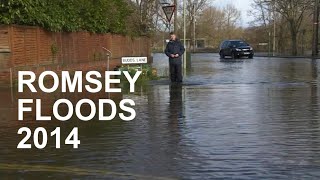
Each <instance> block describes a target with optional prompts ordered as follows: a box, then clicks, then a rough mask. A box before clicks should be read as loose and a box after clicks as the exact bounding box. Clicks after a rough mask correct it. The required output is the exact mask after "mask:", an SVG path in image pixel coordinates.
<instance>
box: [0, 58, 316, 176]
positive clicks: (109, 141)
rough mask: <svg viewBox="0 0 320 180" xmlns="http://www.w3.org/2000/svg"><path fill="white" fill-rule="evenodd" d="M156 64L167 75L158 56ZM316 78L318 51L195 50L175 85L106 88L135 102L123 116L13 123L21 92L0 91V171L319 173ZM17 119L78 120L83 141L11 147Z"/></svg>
mask: <svg viewBox="0 0 320 180" xmlns="http://www.w3.org/2000/svg"><path fill="white" fill-rule="evenodd" d="M154 66H155V67H157V68H158V69H159V70H158V72H159V75H160V76H163V75H165V74H166V73H167V69H166V67H167V59H166V57H164V56H163V55H162V54H156V55H155V56H154ZM318 87H320V60H310V59H280V58H279V59H278V58H271V59H269V58H262V57H261V58H260V57H257V58H255V59H253V60H248V59H243V60H239V61H230V60H225V61H220V59H219V57H218V55H217V54H196V55H193V56H192V64H191V68H190V69H189V71H188V74H187V77H186V79H185V82H184V84H183V85H181V86H180V85H170V83H169V81H167V80H158V81H152V82H150V84H149V85H147V86H142V87H139V91H138V92H137V93H135V94H126V93H124V94H121V95H119V94H118V95H113V96H112V98H113V99H121V98H129V99H133V100H134V101H135V102H136V104H137V106H136V108H135V110H136V112H137V118H136V119H135V120H134V121H131V122H123V121H120V120H119V119H116V120H113V121H108V122H98V121H91V122H80V121H79V120H77V119H73V120H72V121H70V122H68V123H60V122H50V123H49V124H48V123H39V122H35V121H26V122H23V123H21V122H17V120H16V114H17V111H16V108H15V107H16V100H17V98H21V97H19V96H21V95H18V94H17V93H14V94H13V95H12V97H11V93H10V91H2V92H1V98H2V99H3V101H2V102H1V107H0V111H1V128H0V136H1V139H0V147H1V148H0V179H35V178H37V179H39V178H40V179H47V178H49V179H72V178H74V179H320V99H319V95H320V89H319V88H318ZM39 96H40V97H43V96H44V98H46V99H50V98H52V99H58V98H60V97H59V96H54V97H52V96H49V97H48V95H39ZM109 96H110V95H109V94H99V95H95V96H94V97H91V96H90V95H86V96H84V97H89V98H91V99H95V98H107V97H109ZM74 98H78V96H77V97H74ZM11 99H13V103H11V104H10V102H11ZM8 102H9V103H8ZM48 108H49V107H48ZM22 126H28V127H30V128H35V127H39V126H43V127H46V128H47V129H48V131H49V130H53V129H54V128H55V127H57V126H60V127H61V128H62V129H63V130H62V132H66V133H68V132H70V131H71V129H72V128H73V127H74V126H77V127H79V139H80V140H81V145H80V147H79V149H76V150H75V149H71V147H68V146H64V147H62V148H61V149H59V150H57V149H55V148H54V145H53V143H52V144H51V145H50V147H47V148H46V149H45V150H36V149H32V150H17V149H16V146H17V144H18V142H19V141H20V140H21V138H22V137H21V136H18V135H17V130H18V129H19V128H20V127H22Z"/></svg>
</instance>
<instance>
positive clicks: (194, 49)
mask: <svg viewBox="0 0 320 180" xmlns="http://www.w3.org/2000/svg"><path fill="white" fill-rule="evenodd" d="M195 51H196V2H194V3H193V52H195Z"/></svg>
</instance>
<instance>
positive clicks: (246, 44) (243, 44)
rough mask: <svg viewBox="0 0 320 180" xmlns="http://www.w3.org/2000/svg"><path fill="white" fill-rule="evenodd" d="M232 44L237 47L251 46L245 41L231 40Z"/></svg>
mask: <svg viewBox="0 0 320 180" xmlns="http://www.w3.org/2000/svg"><path fill="white" fill-rule="evenodd" d="M231 45H232V46H235V47H242V46H249V44H248V43H246V42H243V41H231Z"/></svg>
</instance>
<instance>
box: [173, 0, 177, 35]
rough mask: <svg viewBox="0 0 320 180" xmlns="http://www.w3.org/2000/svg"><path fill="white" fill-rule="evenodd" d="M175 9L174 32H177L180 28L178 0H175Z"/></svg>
mask: <svg viewBox="0 0 320 180" xmlns="http://www.w3.org/2000/svg"><path fill="white" fill-rule="evenodd" d="M174 5H175V10H174V25H173V26H174V33H175V34H177V30H178V21H177V20H178V3H177V0H174Z"/></svg>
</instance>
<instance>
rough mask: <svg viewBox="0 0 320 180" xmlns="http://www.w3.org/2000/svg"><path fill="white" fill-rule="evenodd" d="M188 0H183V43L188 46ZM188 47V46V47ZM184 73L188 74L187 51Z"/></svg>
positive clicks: (184, 55) (184, 57)
mask: <svg viewBox="0 0 320 180" xmlns="http://www.w3.org/2000/svg"><path fill="white" fill-rule="evenodd" d="M186 8H187V5H186V0H183V45H184V46H185V48H186V42H187V41H186V37H187V32H186V30H187V26H186ZM186 49H187V48H186ZM183 74H184V76H186V75H187V52H186V51H185V52H184V54H183Z"/></svg>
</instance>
